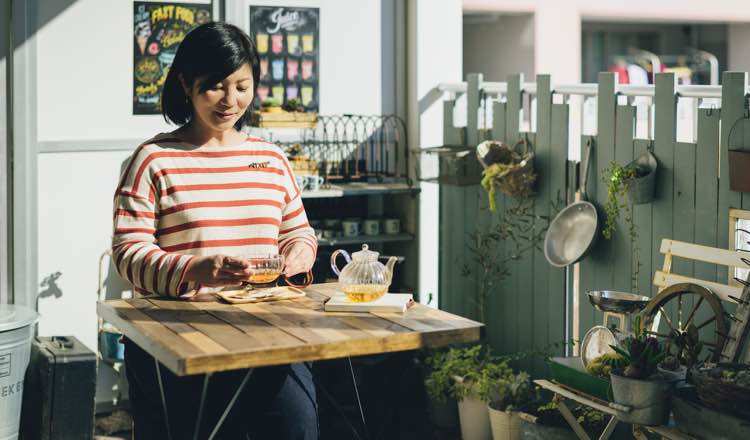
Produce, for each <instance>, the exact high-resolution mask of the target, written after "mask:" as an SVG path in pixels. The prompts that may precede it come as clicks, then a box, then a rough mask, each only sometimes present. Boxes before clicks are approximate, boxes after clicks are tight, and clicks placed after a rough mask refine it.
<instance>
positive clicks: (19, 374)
mask: <svg viewBox="0 0 750 440" xmlns="http://www.w3.org/2000/svg"><path fill="white" fill-rule="evenodd" d="M38 316H39V315H38V314H37V313H36V312H35V311H34V310H32V309H29V308H27V307H23V306H15V305H7V304H0V440H16V439H17V438H18V426H19V423H20V420H21V402H22V392H23V379H24V375H25V374H26V367H27V366H28V365H29V353H30V350H31V341H32V339H33V338H34V326H33V324H34V323H35V322H36V320H37V317H38Z"/></svg>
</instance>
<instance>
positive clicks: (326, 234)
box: [323, 229, 336, 240]
mask: <svg viewBox="0 0 750 440" xmlns="http://www.w3.org/2000/svg"><path fill="white" fill-rule="evenodd" d="M334 237H336V231H334V230H333V229H323V238H325V239H327V240H330V239H331V238H334Z"/></svg>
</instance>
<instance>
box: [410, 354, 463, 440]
mask: <svg viewBox="0 0 750 440" xmlns="http://www.w3.org/2000/svg"><path fill="white" fill-rule="evenodd" d="M447 352H448V349H447V348H444V347H441V348H423V349H422V350H420V351H419V353H418V354H417V356H416V358H415V361H416V362H417V364H418V365H419V369H420V372H421V374H422V379H423V381H424V382H426V379H427V378H428V377H429V376H430V375H431V374H432V372H433V371H434V369H435V367H438V368H440V366H442V365H443V364H444V363H445V356H446V354H447ZM425 391H427V393H426V394H427V414H428V416H429V418H430V423H431V424H432V426H435V427H438V428H440V429H441V430H442V431H450V432H456V433H457V432H458V426H459V422H458V406H457V403H456V399H455V398H454V397H453V396H452V395H451V394H450V393H449V392H447V389H441V390H439V392H437V388H435V389H434V390H433V391H434V392H429V390H428V389H426V390H425Z"/></svg>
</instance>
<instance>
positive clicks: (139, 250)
mask: <svg viewBox="0 0 750 440" xmlns="http://www.w3.org/2000/svg"><path fill="white" fill-rule="evenodd" d="M297 242H300V243H304V244H306V245H308V246H310V248H312V250H313V253H315V252H316V251H317V240H316V238H315V232H314V230H313V229H312V228H311V227H310V225H309V224H308V222H307V215H306V214H305V208H304V206H303V205H302V199H301V197H300V191H299V188H298V187H297V184H296V182H295V178H294V175H293V173H292V170H291V167H290V166H289V162H288V161H287V159H286V156H285V155H284V153H283V152H282V151H281V149H279V148H278V147H277V146H275V145H273V144H271V143H268V142H265V141H263V140H262V139H259V138H252V137H250V138H248V139H247V140H246V141H245V142H244V143H243V144H241V145H237V146H221V147H195V146H190V145H187V144H185V143H184V142H182V141H180V140H179V139H175V138H173V137H172V138H170V137H169V135H166V134H163V135H159V136H157V137H155V138H154V139H152V140H149V141H147V142H146V143H144V144H142V145H141V146H139V147H138V148H137V149H136V150H135V152H134V153H133V155H132V156H131V158H130V161H129V163H128V165H127V167H126V168H125V169H124V171H123V173H122V176H121V178H120V184H119V185H118V187H117V191H116V192H115V199H114V235H113V239H112V251H113V258H114V261H115V266H116V267H117V270H118V272H119V274H120V275H121V276H122V277H123V278H125V279H126V280H128V281H129V282H130V283H132V284H133V285H134V286H135V289H136V290H137V291H138V292H140V293H143V294H158V295H169V296H183V297H187V296H192V295H194V294H195V293H197V288H199V287H200V286H197V285H192V283H184V282H183V277H184V274H185V267H186V266H187V264H188V262H189V261H190V260H191V259H193V258H194V257H195V256H198V255H215V254H225V255H234V256H241V255H243V254H248V253H271V254H275V253H277V252H278V253H284V252H285V251H286V250H287V249H288V247H289V246H290V245H291V244H293V243H297Z"/></svg>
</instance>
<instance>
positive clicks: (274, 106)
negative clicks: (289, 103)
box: [260, 98, 283, 113]
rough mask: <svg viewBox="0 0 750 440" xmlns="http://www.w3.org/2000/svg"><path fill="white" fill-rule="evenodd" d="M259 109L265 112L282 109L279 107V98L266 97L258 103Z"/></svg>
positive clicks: (274, 111)
mask: <svg viewBox="0 0 750 440" xmlns="http://www.w3.org/2000/svg"><path fill="white" fill-rule="evenodd" d="M260 108H261V111H263V112H265V113H278V112H281V111H283V109H282V108H281V100H279V99H276V98H266V100H265V101H263V103H261V105H260Z"/></svg>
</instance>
